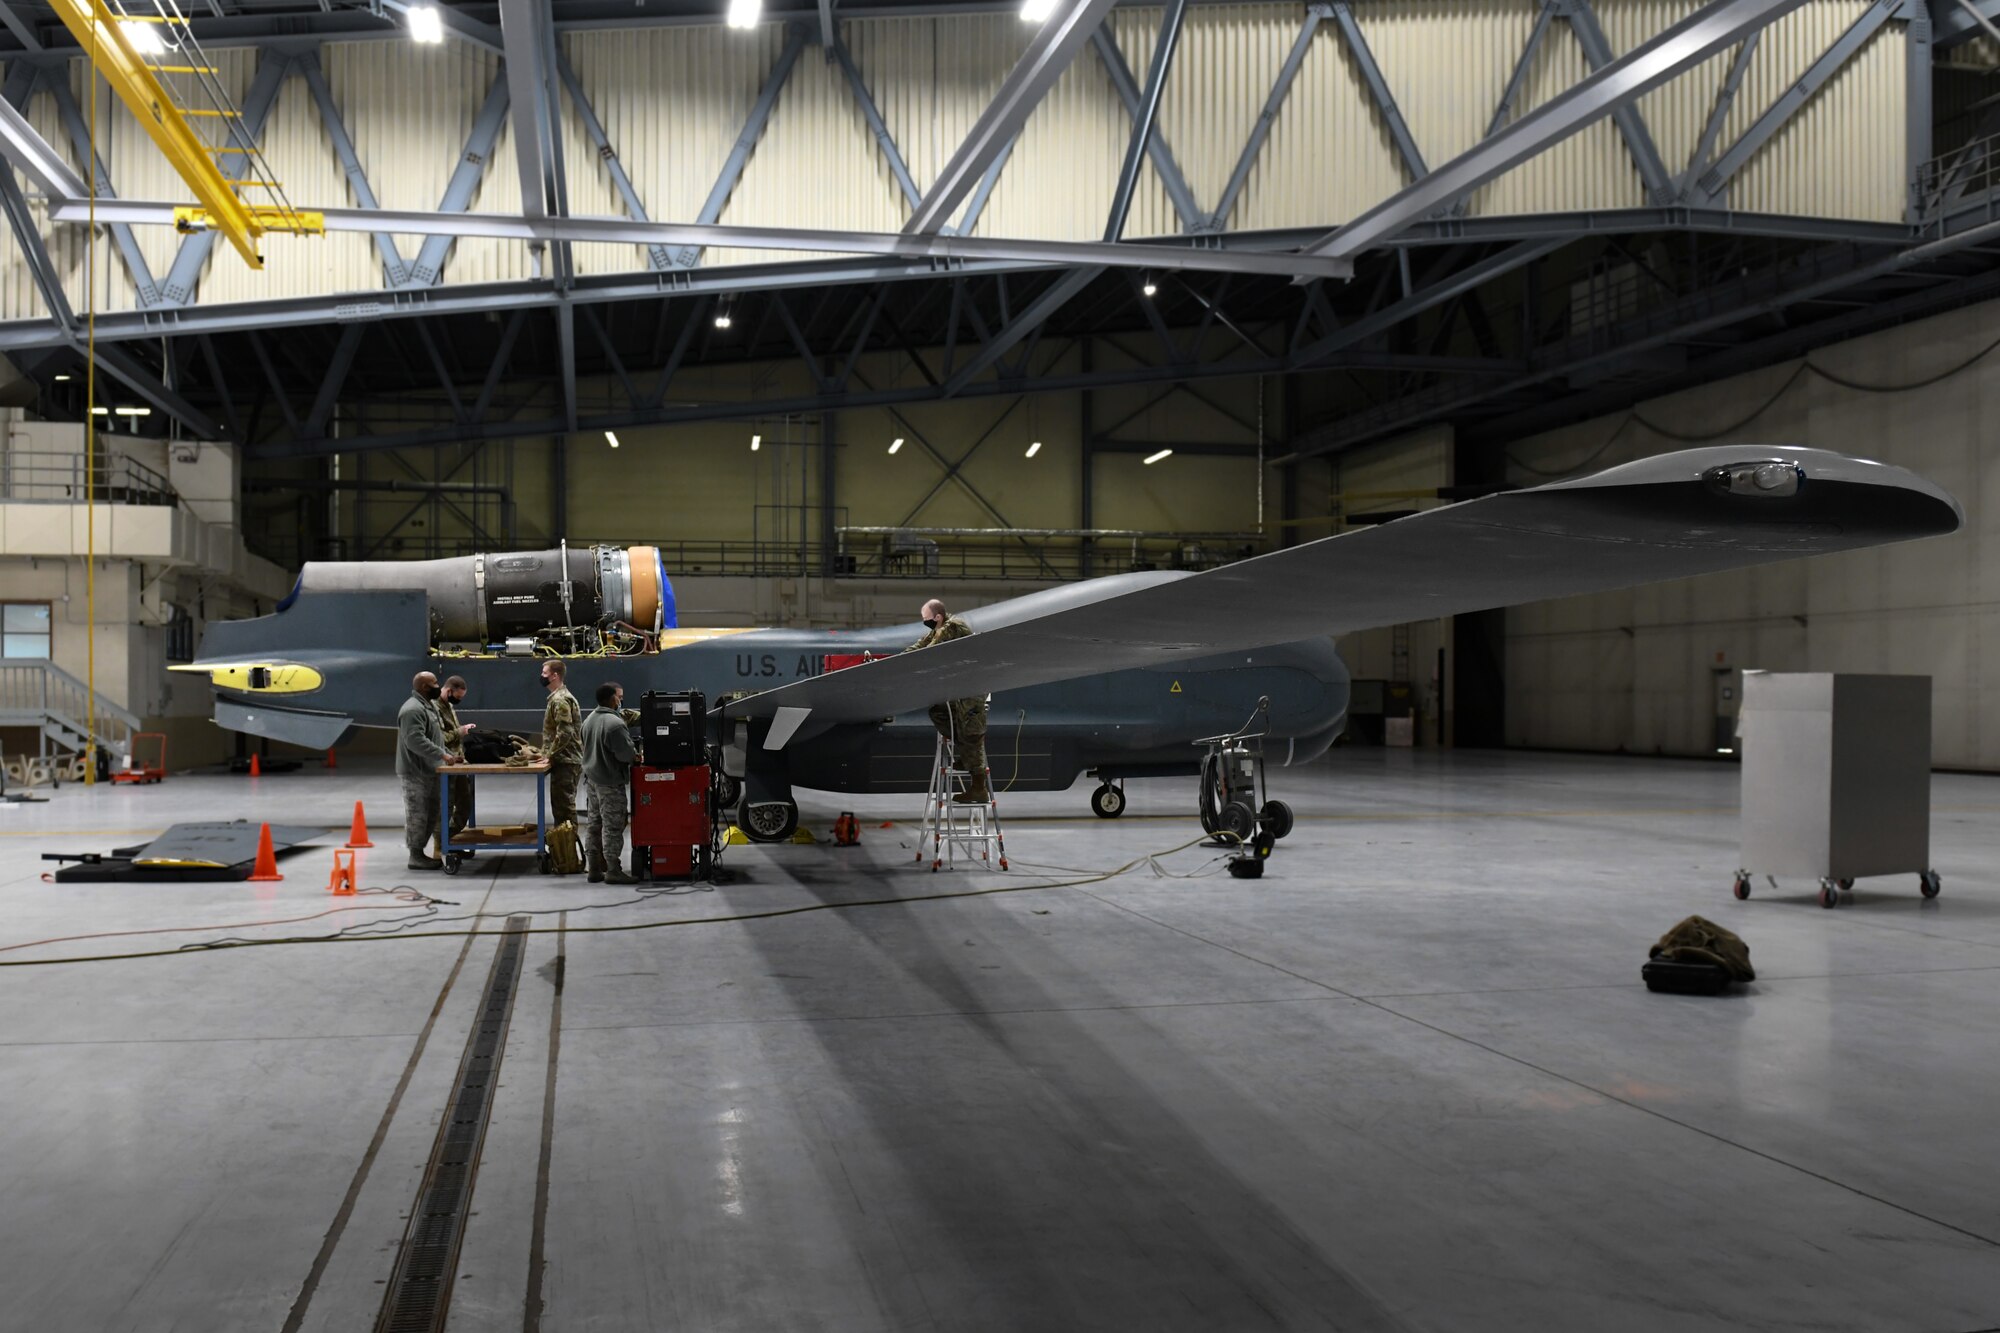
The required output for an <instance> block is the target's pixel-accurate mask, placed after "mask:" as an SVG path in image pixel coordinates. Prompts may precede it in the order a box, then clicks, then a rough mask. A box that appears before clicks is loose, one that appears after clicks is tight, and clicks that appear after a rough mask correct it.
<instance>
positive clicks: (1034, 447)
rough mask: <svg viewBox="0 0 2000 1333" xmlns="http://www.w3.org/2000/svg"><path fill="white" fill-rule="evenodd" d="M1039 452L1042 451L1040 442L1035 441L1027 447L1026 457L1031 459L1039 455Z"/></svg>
mask: <svg viewBox="0 0 2000 1333" xmlns="http://www.w3.org/2000/svg"><path fill="white" fill-rule="evenodd" d="M1041 451H1042V442H1041V441H1040V440H1036V441H1035V442H1034V443H1033V444H1031V445H1029V446H1028V457H1030V458H1033V457H1034V456H1035V455H1036V454H1038V453H1040V452H1041Z"/></svg>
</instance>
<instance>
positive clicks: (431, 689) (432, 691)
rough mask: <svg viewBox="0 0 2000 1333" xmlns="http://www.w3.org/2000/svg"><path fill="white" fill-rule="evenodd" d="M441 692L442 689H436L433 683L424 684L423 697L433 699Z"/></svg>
mask: <svg viewBox="0 0 2000 1333" xmlns="http://www.w3.org/2000/svg"><path fill="white" fill-rule="evenodd" d="M442 693H443V691H442V690H440V689H438V687H437V686H435V685H426V686H424V698H426V699H435V698H437V697H438V695H440V694H442Z"/></svg>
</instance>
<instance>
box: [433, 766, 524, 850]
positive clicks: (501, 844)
mask: <svg viewBox="0 0 2000 1333" xmlns="http://www.w3.org/2000/svg"><path fill="white" fill-rule="evenodd" d="M503 776H504V777H512V778H524V777H525V778H532V779H533V780H534V783H535V822H534V823H533V824H494V825H489V826H480V825H476V824H474V823H473V820H474V818H475V817H476V811H477V810H478V802H477V793H478V789H479V783H480V780H481V779H482V778H486V779H490V778H495V777H503ZM458 777H469V778H471V779H472V787H473V793H474V796H473V800H472V808H470V809H468V810H467V811H466V812H465V816H466V823H465V827H464V828H462V829H460V830H459V832H458V835H457V836H456V837H454V836H452V832H451V780H452V779H453V778H458ZM438 851H439V852H441V853H442V854H443V856H444V873H445V874H447V875H456V874H457V873H458V868H459V866H461V865H462V864H464V862H465V858H466V857H468V856H471V855H473V854H474V853H475V852H533V853H534V854H535V868H536V869H537V870H539V871H541V872H542V873H543V874H544V875H546V874H548V873H549V761H548V760H546V759H544V760H542V761H540V762H539V763H533V764H445V765H442V766H440V767H439V769H438Z"/></svg>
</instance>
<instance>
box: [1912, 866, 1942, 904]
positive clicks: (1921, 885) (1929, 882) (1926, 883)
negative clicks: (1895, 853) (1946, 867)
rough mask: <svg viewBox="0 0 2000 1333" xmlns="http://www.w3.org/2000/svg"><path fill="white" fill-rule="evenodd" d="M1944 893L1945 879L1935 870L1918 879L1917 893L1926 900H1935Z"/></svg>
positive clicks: (1926, 872)
mask: <svg viewBox="0 0 2000 1333" xmlns="http://www.w3.org/2000/svg"><path fill="white" fill-rule="evenodd" d="M1943 891H1944V877H1943V876H1942V875H1940V874H1938V872H1937V871H1935V870H1926V871H1925V872H1924V873H1923V874H1921V875H1919V876H1918V877H1917V892H1919V893H1921V894H1923V895H1924V897H1926V898H1935V897H1937V896H1938V894H1940V893H1942V892H1943Z"/></svg>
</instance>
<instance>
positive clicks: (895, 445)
mask: <svg viewBox="0 0 2000 1333" xmlns="http://www.w3.org/2000/svg"><path fill="white" fill-rule="evenodd" d="M902 447H903V437H902V436H900V435H898V436H897V437H896V438H895V439H894V440H892V441H890V443H889V452H890V453H892V454H893V453H895V452H896V451H897V450H898V449H900V448H902Z"/></svg>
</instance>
